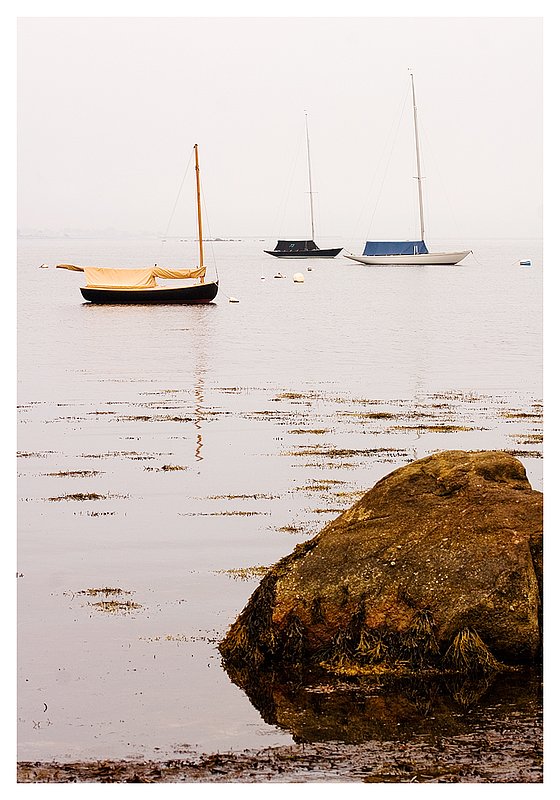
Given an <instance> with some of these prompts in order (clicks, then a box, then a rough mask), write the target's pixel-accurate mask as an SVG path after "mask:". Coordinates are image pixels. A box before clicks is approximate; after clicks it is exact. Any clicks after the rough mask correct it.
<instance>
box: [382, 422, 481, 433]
mask: <svg viewBox="0 0 560 800" xmlns="http://www.w3.org/2000/svg"><path fill="white" fill-rule="evenodd" d="M390 430H392V431H427V432H428V433H455V432H459V431H484V430H487V429H486V428H482V427H480V426H475V425H422V424H419V425H393V426H391V428H390Z"/></svg>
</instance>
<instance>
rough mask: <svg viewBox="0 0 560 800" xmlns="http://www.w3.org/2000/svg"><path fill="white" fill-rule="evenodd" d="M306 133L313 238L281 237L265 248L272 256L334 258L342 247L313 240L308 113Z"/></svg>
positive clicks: (313, 221) (312, 236) (312, 217)
mask: <svg viewBox="0 0 560 800" xmlns="http://www.w3.org/2000/svg"><path fill="white" fill-rule="evenodd" d="M305 135H306V140H307V174H308V178H309V205H310V211H311V239H279V240H278V242H277V244H276V247H275V248H274V250H265V251H264V252H265V253H268V255H270V256H276V258H334V257H335V256H337V255H338V254H339V253H340V252H341V250H342V247H331V248H327V249H325V248H321V247H318V245H316V244H315V242H314V241H313V240H314V239H315V219H314V213H313V188H312V185H311V157H310V154H309V129H308V126H307V113H306V114H305Z"/></svg>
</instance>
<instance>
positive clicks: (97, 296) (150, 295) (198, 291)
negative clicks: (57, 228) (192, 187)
mask: <svg viewBox="0 0 560 800" xmlns="http://www.w3.org/2000/svg"><path fill="white" fill-rule="evenodd" d="M194 154H195V173H196V200H197V218H198V242H199V266H198V267H197V268H196V269H168V268H166V267H158V266H157V265H156V266H154V267H148V268H141V269H108V268H104V267H79V266H75V265H73V264H58V265H57V267H58V268H59V269H68V270H71V271H74V272H83V273H85V277H86V284H87V285H86V286H83V287H80V291H81V293H82V296H83V297H84V299H85V300H88V301H89V302H90V303H104V304H127V305H129V304H139V303H141V304H149V305H152V304H158V305H162V304H168V303H173V304H183V305H198V304H201V303H211V302H212V300H214V298H215V297H216V295H217V294H218V278H217V277H216V280H215V281H210V282H208V283H206V282H205V277H206V267H205V266H204V252H203V246H202V212H201V204H200V170H199V165H198V145H196V144H195V146H194ZM156 278H163V279H171V280H192V279H195V280H196V279H199V281H200V282H199V283H198V284H190V285H183V286H159V285H158V284H157V283H156Z"/></svg>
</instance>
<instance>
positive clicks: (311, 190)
mask: <svg viewBox="0 0 560 800" xmlns="http://www.w3.org/2000/svg"><path fill="white" fill-rule="evenodd" d="M305 136H306V139H307V172H308V175H309V204H310V206H311V239H312V240H314V239H315V220H314V219H313V187H312V185H311V155H310V153H309V128H308V127H307V111H306V112H305Z"/></svg>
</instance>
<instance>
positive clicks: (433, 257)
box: [345, 72, 472, 266]
mask: <svg viewBox="0 0 560 800" xmlns="http://www.w3.org/2000/svg"><path fill="white" fill-rule="evenodd" d="M410 79H411V81H412V114H413V121H414V146H415V151H416V169H417V172H418V174H417V175H416V180H417V181H418V184H417V185H418V214H419V221H420V239H419V240H416V241H401V242H387V241H382V242H370V241H368V242H366V243H365V246H364V252H363V254H362V255H361V256H359V255H354V254H346V253H345V257H346V258H351V259H352V260H353V261H358V262H360V263H361V264H372V265H390V264H401V265H412V266H414V265H420V264H447V265H453V264H458V263H459V262H460V261H462V260H463V259H464V258H465V257H466V256H468V255H469V253H471V252H472V250H459V251H455V252H439V253H430V252H429V251H428V248H427V247H426V243H425V241H424V240H425V224H424V197H423V194H422V169H421V165H420V141H419V137H418V109H417V106H416V92H415V89H414V75H413V74H412V72H411V73H410Z"/></svg>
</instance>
